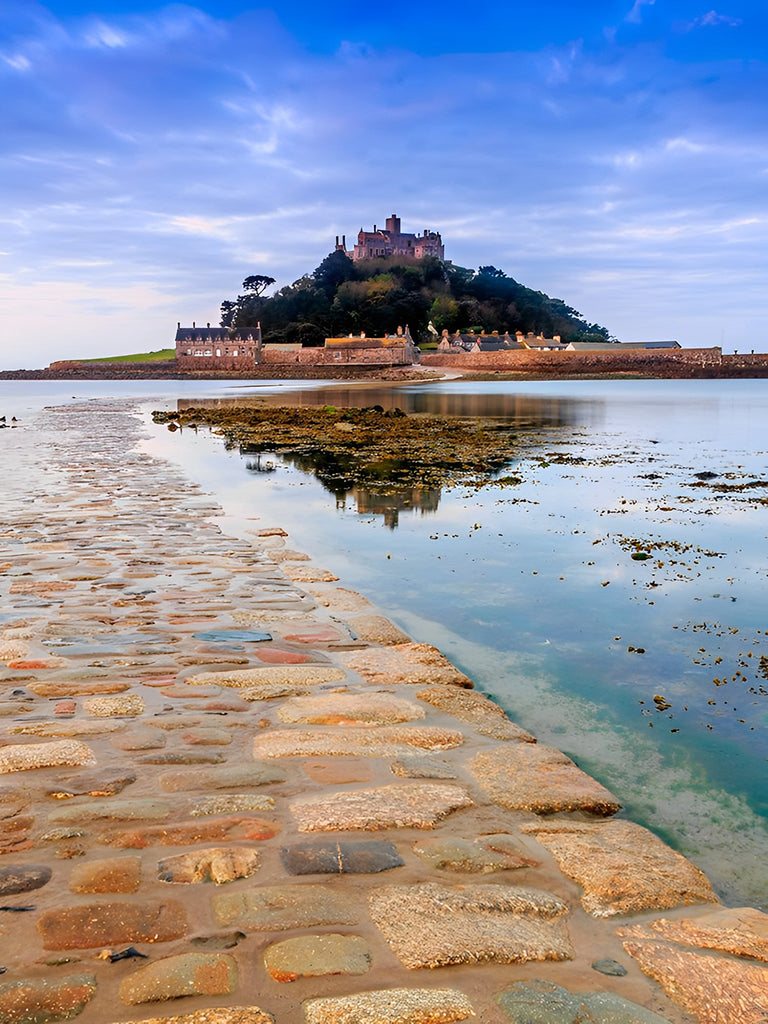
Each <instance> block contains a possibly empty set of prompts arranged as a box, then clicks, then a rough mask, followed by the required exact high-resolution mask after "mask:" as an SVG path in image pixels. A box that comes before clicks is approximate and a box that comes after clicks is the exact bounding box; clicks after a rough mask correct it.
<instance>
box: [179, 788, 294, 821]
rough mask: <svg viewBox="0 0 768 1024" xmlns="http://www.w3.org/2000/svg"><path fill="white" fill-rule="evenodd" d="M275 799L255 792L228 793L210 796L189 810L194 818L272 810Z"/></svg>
mask: <svg viewBox="0 0 768 1024" xmlns="http://www.w3.org/2000/svg"><path fill="white" fill-rule="evenodd" d="M274 806H275V801H274V800H273V798H272V797H271V796H258V795H257V794H255V793H226V794H223V795H222V796H208V797H205V799H204V800H199V801H198V802H197V803H196V804H194V805H193V806H192V808H191V810H190V812H189V814H190V817H192V818H201V817H206V816H207V815H209V814H235V813H237V812H238V811H271V810H272V808H273V807H274Z"/></svg>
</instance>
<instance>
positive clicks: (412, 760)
mask: <svg viewBox="0 0 768 1024" xmlns="http://www.w3.org/2000/svg"><path fill="white" fill-rule="evenodd" d="M389 767H390V769H391V770H392V774H393V775H401V776H404V777H405V778H407V779H455V778H456V772H455V771H454V769H453V768H452V767H451V766H450V765H449V764H448V763H447V762H446V761H443V760H442V759H441V758H438V757H430V756H429V755H428V754H410V753H408V754H401V755H400V756H399V757H396V758H395V759H394V761H392V763H391V764H390V766H389Z"/></svg>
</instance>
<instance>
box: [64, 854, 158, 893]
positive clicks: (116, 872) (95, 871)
mask: <svg viewBox="0 0 768 1024" xmlns="http://www.w3.org/2000/svg"><path fill="white" fill-rule="evenodd" d="M140 885H141V858H140V857H105V858H101V859H100V860H92V861H86V862H85V863H83V864H76V865H75V866H74V867H73V868H72V871H71V872H70V875H69V888H70V889H71V891H72V892H81V893H110V892H111V893H129V892H138V891H139V886H140Z"/></svg>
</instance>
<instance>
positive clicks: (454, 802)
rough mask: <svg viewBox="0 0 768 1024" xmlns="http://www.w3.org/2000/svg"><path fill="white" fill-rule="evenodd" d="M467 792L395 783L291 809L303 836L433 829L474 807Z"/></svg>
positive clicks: (316, 799)
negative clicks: (463, 808)
mask: <svg viewBox="0 0 768 1024" xmlns="http://www.w3.org/2000/svg"><path fill="white" fill-rule="evenodd" d="M471 806H472V800H471V799H470V797H469V794H468V793H467V791H466V790H465V789H463V788H462V787H460V786H452V785H449V784H448V783H445V784H440V783H427V782H425V783H393V784H392V785H390V786H380V787H377V788H374V789H355V790H347V791H342V792H338V793H329V794H327V795H326V794H321V795H319V796H311V797H303V798H302V799H300V800H295V801H294V802H293V803H292V804H291V805H290V810H291V813H292V814H293V816H294V817H295V819H296V821H297V823H298V826H299V831H300V832H333V831H343V830H345V829H364V830H368V831H376V830H379V829H386V828H434V827H435V825H436V824H437V822H438V821H441V820H442V819H443V818H445V817H447V816H448V815H449V814H450V813H451V812H452V811H455V810H458V809H459V808H460V807H471Z"/></svg>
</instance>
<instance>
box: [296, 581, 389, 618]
mask: <svg viewBox="0 0 768 1024" xmlns="http://www.w3.org/2000/svg"><path fill="white" fill-rule="evenodd" d="M306 589H307V590H308V591H309V593H310V594H312V595H313V596H314V597H315V598H316V599H317V602H318V604H321V605H323V606H324V607H325V608H331V609H332V610H333V611H335V612H357V611H361V610H362V609H364V608H372V607H373V606H372V604H371V602H370V601H369V600H368V598H367V597H363V595H362V594H358V592H357V591H356V590H348V589H347V588H345V587H323V586H320V587H318V586H309V587H307V588H306Z"/></svg>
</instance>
